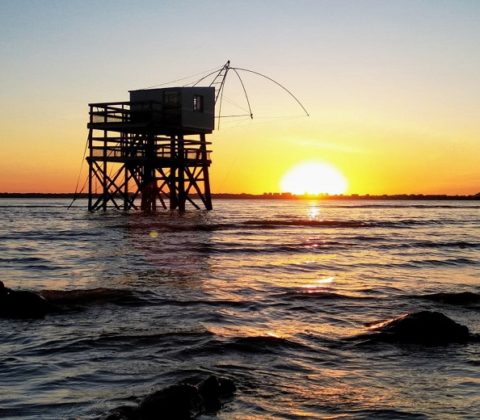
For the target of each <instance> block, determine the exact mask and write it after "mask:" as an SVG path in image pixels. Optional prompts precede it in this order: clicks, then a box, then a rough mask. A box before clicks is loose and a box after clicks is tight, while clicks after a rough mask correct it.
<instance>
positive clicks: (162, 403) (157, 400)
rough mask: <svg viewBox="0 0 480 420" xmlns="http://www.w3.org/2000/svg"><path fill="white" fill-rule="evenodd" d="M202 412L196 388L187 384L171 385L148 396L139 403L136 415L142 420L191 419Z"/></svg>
mask: <svg viewBox="0 0 480 420" xmlns="http://www.w3.org/2000/svg"><path fill="white" fill-rule="evenodd" d="M202 411H203V400H202V398H201V396H200V394H199V392H198V389H197V387H195V386H193V385H188V384H180V385H173V386H170V387H168V388H165V389H162V390H160V391H157V392H154V393H153V394H150V395H148V396H147V397H145V398H144V400H143V401H142V402H141V403H140V405H139V407H138V414H139V417H140V418H141V419H142V420H157V419H161V418H162V419H179V420H180V419H191V418H194V417H196V416H198V415H199V414H200V413H201V412H202Z"/></svg>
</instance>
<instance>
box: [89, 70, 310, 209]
mask: <svg viewBox="0 0 480 420" xmlns="http://www.w3.org/2000/svg"><path fill="white" fill-rule="evenodd" d="M230 70H232V71H233V72H234V73H235V74H236V76H237V77H238V80H239V82H240V85H241V88H242V90H243V92H244V95H245V100H246V105H247V106H248V113H246V114H244V115H230V116H228V117H242V116H243V117H248V118H253V113H252V108H251V106H250V101H249V98H248V95H247V90H246V88H245V84H244V83H243V80H242V78H241V77H240V72H248V73H251V74H254V75H257V76H261V77H263V78H265V79H267V80H269V81H271V82H273V83H275V84H276V85H278V86H279V87H280V88H282V89H283V90H284V91H286V92H287V93H288V94H289V95H290V96H291V97H292V98H293V99H294V100H295V101H296V102H297V103H298V104H299V105H300V106H301V108H302V109H303V111H304V112H305V114H306V115H307V116H308V112H307V110H306V109H305V107H304V106H303V105H302V104H301V103H300V101H299V100H298V99H297V98H296V97H295V96H294V95H293V94H292V93H291V92H290V91H289V90H288V89H287V88H286V87H284V86H283V85H281V84H280V83H278V82H276V81H275V80H273V79H272V78H270V77H268V76H265V75H264V74H261V73H258V72H255V71H252V70H248V69H243V68H240V67H231V66H230V61H227V63H226V64H225V65H224V66H222V67H221V68H219V69H216V70H214V71H213V72H210V73H208V74H207V75H206V76H204V77H202V78H201V79H200V80H198V81H196V82H195V83H194V84H193V86H189V87H169V88H162V89H141V90H132V91H130V101H128V102H109V103H96V104H90V105H89V106H90V121H89V123H88V129H89V134H88V150H89V154H88V156H87V162H88V167H89V170H88V209H89V210H90V211H94V210H100V209H102V210H106V209H107V208H108V207H109V206H110V207H112V206H113V207H114V208H117V209H122V208H123V209H124V210H129V209H132V208H134V209H136V208H137V205H136V199H137V198H139V197H141V205H140V207H141V209H142V210H144V211H155V210H156V207H157V202H159V203H160V204H161V205H162V207H163V208H165V209H166V208H168V207H169V208H170V209H179V210H181V211H183V210H185V204H186V203H187V202H189V203H191V204H192V205H193V206H194V207H195V208H197V209H199V208H200V206H199V204H197V202H198V201H199V200H200V201H201V202H202V203H203V206H204V207H205V208H206V209H207V210H211V209H212V198H211V195H210V181H209V175H208V168H209V166H210V164H211V160H210V152H211V151H210V150H208V149H207V146H209V145H210V144H211V143H209V142H207V141H206V138H205V135H206V134H209V133H211V132H212V131H213V129H214V124H215V105H216V103H217V101H218V102H219V106H218V115H217V116H216V118H217V119H218V121H220V118H221V117H227V116H222V115H221V109H222V97H223V89H224V86H225V81H226V78H227V74H228V72H229V71H230ZM209 78H211V79H212V80H211V82H210V84H209V86H208V87H202V86H198V85H199V84H200V83H202V82H203V83H205V81H206V80H207V79H209ZM98 186H100V191H97V187H98ZM82 190H83V188H82ZM167 203H168V206H167Z"/></svg>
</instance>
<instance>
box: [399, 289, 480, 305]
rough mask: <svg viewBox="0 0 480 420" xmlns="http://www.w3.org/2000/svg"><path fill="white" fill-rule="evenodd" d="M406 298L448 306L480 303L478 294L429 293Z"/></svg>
mask: <svg viewBox="0 0 480 420" xmlns="http://www.w3.org/2000/svg"><path fill="white" fill-rule="evenodd" d="M408 297H409V298H414V299H424V300H430V301H432V302H438V303H447V304H450V305H470V304H476V303H480V294H479V293H474V292H441V293H429V294H426V295H413V296H408Z"/></svg>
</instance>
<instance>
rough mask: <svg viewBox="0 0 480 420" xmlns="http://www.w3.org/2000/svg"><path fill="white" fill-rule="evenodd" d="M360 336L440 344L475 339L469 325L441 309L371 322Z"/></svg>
mask: <svg viewBox="0 0 480 420" xmlns="http://www.w3.org/2000/svg"><path fill="white" fill-rule="evenodd" d="M371 329H372V331H373V332H371V333H368V334H363V335H361V336H360V338H367V339H368V340H369V341H373V342H393V343H412V344H424V345H441V344H448V343H466V342H468V341H470V340H471V339H473V337H472V335H471V334H470V332H469V330H468V328H467V327H466V326H464V325H461V324H458V323H457V322H455V321H453V320H452V319H450V318H448V317H447V316H446V315H444V314H442V313H440V312H432V311H421V312H414V313H410V314H408V315H404V316H401V317H399V318H395V319H392V320H388V321H384V322H380V323H377V324H374V325H372V327H371Z"/></svg>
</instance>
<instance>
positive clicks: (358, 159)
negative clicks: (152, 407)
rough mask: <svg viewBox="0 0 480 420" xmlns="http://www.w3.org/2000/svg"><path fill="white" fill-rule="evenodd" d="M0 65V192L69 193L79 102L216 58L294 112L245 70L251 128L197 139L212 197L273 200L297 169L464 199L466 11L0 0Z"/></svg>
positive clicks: (471, 61)
mask: <svg viewBox="0 0 480 420" xmlns="http://www.w3.org/2000/svg"><path fill="white" fill-rule="evenodd" d="M0 57H1V66H0V145H1V148H0V158H1V164H0V192H72V191H73V190H74V189H75V184H76V181H77V176H78V173H79V170H80V166H81V160H82V155H83V150H84V147H85V141H86V137H87V134H88V133H87V129H86V124H87V117H88V106H87V105H88V103H90V102H108V101H122V100H128V91H129V90H132V89H140V88H145V87H150V86H153V85H159V84H162V83H165V82H169V81H171V80H175V79H179V78H182V77H185V76H190V75H194V74H200V73H202V72H205V71H207V70H211V69H213V68H217V67H218V68H219V67H221V66H222V65H223V64H224V63H225V62H226V61H227V60H228V59H230V60H231V62H232V66H237V67H244V68H247V69H251V70H255V71H258V72H261V73H264V74H266V75H268V76H270V77H272V78H274V79H275V80H277V81H278V82H280V83H282V84H283V85H285V86H286V87H288V89H290V90H291V91H292V92H293V93H294V94H295V95H296V96H297V97H298V98H299V99H300V101H301V102H302V103H303V104H304V106H305V107H306V108H307V109H308V111H309V113H310V117H306V116H305V115H304V114H303V112H302V109H301V108H300V107H299V106H298V105H297V104H296V103H295V101H293V100H292V98H291V97H289V96H288V95H287V94H286V93H285V92H284V91H282V90H281V89H279V88H278V87H276V86H275V85H273V84H271V83H269V82H268V81H265V80H260V79H259V78H256V77H255V76H253V75H245V84H246V87H247V90H248V91H249V94H250V100H251V103H252V107H253V113H254V119H253V120H249V119H245V118H236V119H235V118H231V119H227V118H225V119H223V120H222V121H221V126H220V129H219V130H216V131H215V132H214V133H213V134H212V135H211V136H210V139H211V140H212V141H213V154H212V159H213V164H212V167H211V177H212V190H213V192H217V193H218V192H233V193H240V192H246V193H263V192H275V191H280V181H281V178H282V177H283V176H284V175H285V173H286V172H288V170H289V169H290V168H292V167H293V166H295V165H297V164H300V163H302V162H312V161H318V162H322V163H325V164H328V165H332V166H334V167H336V168H338V170H339V171H341V172H342V173H343V175H344V176H345V178H346V179H347V180H348V185H349V186H348V191H347V192H348V193H358V194H365V193H370V194H384V193H386V194H396V193H424V194H430V193H447V194H475V193H477V192H480V164H479V161H480V158H479V156H480V1H477V0H470V1H469V0H451V1H442V0H430V1H427V0H425V1H420V0H419V1H401V0H398V1H386V0H385V1H367V0H351V1H347V0H323V1H322V0H311V1H306V0H295V1H294V0H292V1H281V0H275V1H274V0H271V1H225V0H223V1H220V0H219V1H208V0H204V1H153V0H152V1H118V0H115V1H89V0H82V1H74V0H72V1H64V0H59V1H51V0H41V1H40V0H38V1H25V0H23V1H22V0H15V1H10V0H1V1H0ZM198 77H200V76H198ZM227 83H228V82H227ZM177 84H178V83H177ZM180 84H181V83H180ZM225 95H226V99H227V100H228V102H227V103H226V105H225V107H226V108H225V109H226V112H227V111H228V107H231V108H232V110H234V109H235V108H238V109H240V107H241V106H245V104H244V98H243V96H242V95H241V91H240V90H239V89H238V86H236V85H235V83H234V82H233V79H232V84H231V85H230V87H229V86H228V85H227V88H226V91H225ZM85 176H86V165H85V164H84V165H83V172H82V180H83V178H84V177H85Z"/></svg>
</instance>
